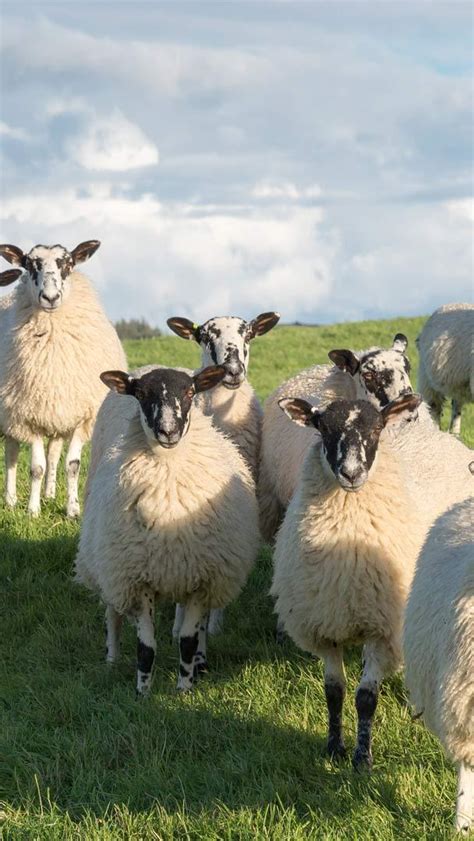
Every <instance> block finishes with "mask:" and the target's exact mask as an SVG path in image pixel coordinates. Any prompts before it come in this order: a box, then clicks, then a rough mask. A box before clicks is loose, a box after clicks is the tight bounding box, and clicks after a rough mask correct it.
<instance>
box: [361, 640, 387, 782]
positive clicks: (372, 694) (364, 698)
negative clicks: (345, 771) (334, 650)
mask: <svg viewBox="0 0 474 841" xmlns="http://www.w3.org/2000/svg"><path fill="white" fill-rule="evenodd" d="M363 658H364V669H363V672H362V677H361V680H360V683H359V686H358V687H357V692H356V699H355V703H356V710H357V746H356V749H355V751H354V756H353V758H352V764H353V766H354V768H355V770H356V771H364V770H366V771H370V769H371V768H372V722H373V718H374V715H375V710H376V708H377V702H378V697H379V689H380V684H381V683H382V680H383V677H384V674H385V672H386V664H387V661H388V659H389V656H388V652H387V647H386V645H385V643H383V642H382V641H375V642H370V643H367V644H366V645H364V651H363Z"/></svg>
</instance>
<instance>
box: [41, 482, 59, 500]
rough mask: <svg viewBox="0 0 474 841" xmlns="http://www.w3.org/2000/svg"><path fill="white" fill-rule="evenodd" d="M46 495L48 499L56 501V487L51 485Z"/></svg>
mask: <svg viewBox="0 0 474 841" xmlns="http://www.w3.org/2000/svg"><path fill="white" fill-rule="evenodd" d="M44 495H45V497H46V499H55V497H56V485H51V487H50V488H46V490H45V492H44Z"/></svg>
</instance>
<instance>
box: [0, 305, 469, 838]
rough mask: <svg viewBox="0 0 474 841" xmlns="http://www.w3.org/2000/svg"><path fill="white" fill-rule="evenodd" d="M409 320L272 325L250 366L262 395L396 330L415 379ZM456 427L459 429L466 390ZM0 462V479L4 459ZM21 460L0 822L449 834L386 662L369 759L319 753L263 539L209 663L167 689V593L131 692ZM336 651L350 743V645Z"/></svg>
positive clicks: (2, 674) (322, 710)
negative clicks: (192, 678) (146, 667)
mask: <svg viewBox="0 0 474 841" xmlns="http://www.w3.org/2000/svg"><path fill="white" fill-rule="evenodd" d="M423 320H424V319H422V318H414V319H397V320H393V321H377V322H375V321H374V322H364V323H360V324H340V325H332V326H326V327H280V328H276V329H275V330H274V331H272V332H271V333H269V334H268V335H267V336H265V337H263V338H261V339H259V340H257V341H255V342H254V344H253V347H252V351H251V364H250V379H251V381H252V383H253V384H254V385H255V387H256V389H257V391H258V393H259V395H260V396H261V397H262V398H265V397H266V396H267V395H268V394H269V393H270V392H271V391H272V389H273V388H274V387H275V386H276V385H278V384H279V383H280V382H281V381H282V380H283V379H284V378H285V377H287V376H288V375H289V374H291V373H293V372H295V371H296V370H298V369H300V368H302V367H304V366H306V365H310V364H312V363H315V362H324V361H326V360H327V352H328V350H330V349H331V348H334V347H353V348H357V347H367V346H370V345H371V344H382V345H383V344H389V343H390V342H391V339H392V338H393V336H394V334H395V333H396V332H398V331H402V332H405V333H406V334H407V336H408V338H409V341H410V345H409V350H410V351H411V352H410V356H411V359H412V363H413V382H414V383H415V382H416V363H417V359H416V350H415V345H414V340H415V337H416V335H417V333H418V332H419V329H420V327H421V325H422V323H423ZM126 349H127V354H128V358H129V361H130V367H134V366H137V365H140V364H143V363H145V362H157V363H162V364H173V365H184V366H196V365H198V362H199V349H198V347H197V346H196V345H194V344H193V343H191V342H184V341H182V340H180V339H178V338H175V337H171V336H170V337H160V338H156V339H150V340H146V341H135V342H133V341H132V342H128V343H126ZM463 438H464V440H465V441H466V442H467V443H469V444H470V445H471V446H473V445H474V411H473V407H472V406H470V407H468V409H466V410H465V412H464V416H463ZM0 455H1V457H2V458H3V453H1V454H0ZM85 461H86V459H85ZM0 473H1V478H0V486H1V488H2V494H3V463H2V467H1V469H0ZM27 474H28V467H27V461H26V453H23V455H22V461H21V467H20V485H19V491H20V493H19V497H20V504H19V507H18V509H17V510H16V511H15V512H13V513H12V512H8V511H6V510H5V508H4V505H3V497H2V501H0V587H1V590H2V593H1V594H0V604H1V632H2V633H1V636H0V647H1V650H0V797H1V796H3V797H4V803H3V804H2V809H3V811H1V812H0V836H1V837H4V838H5V839H19V840H20V839H21V841H23V840H24V839H38V840H39V841H64V839H67V841H69V839H70V841H72V839H74V840H75V839H82V840H83V841H95V839H97V841H98V839H100V841H106V839H107V841H112V840H113V841H117V839H124V841H125V839H127V841H128V839H156V841H158V839H160V841H161V839H163V841H165V839H166V841H168V839H193V841H194V839H202V841H204V839H205V841H218V840H219V841H220V840H221V839H229V841H230V839H255V838H258V839H271V841H303V839H305V841H306V839H329V840H331V839H354V841H356V839H357V841H359V840H360V839H374V841H375V839H377V841H380V839H397V841H398V839H417V841H420V840H421V839H430V841H432V839H444V838H448V837H450V834H451V832H450V828H451V821H452V815H453V809H454V799H455V774H454V771H453V769H452V767H451V766H450V764H449V763H448V762H447V760H446V759H445V758H444V756H443V753H442V751H441V749H440V747H439V744H438V743H437V741H436V740H435V739H433V738H432V737H431V736H430V735H429V734H428V733H427V732H426V731H425V729H424V728H423V726H422V725H421V724H420V723H419V722H413V721H412V720H411V718H410V713H409V709H408V707H407V703H406V695H405V690H404V686H403V680H402V677H401V676H396V677H395V678H393V679H392V680H390V681H388V682H387V684H386V685H385V687H384V689H383V692H382V697H381V700H380V703H379V707H378V709H377V714H376V722H375V727H374V734H375V736H374V758H375V762H374V771H373V773H372V775H371V776H370V777H366V776H357V775H354V773H353V772H352V770H351V768H350V764H349V762H348V763H347V764H342V765H341V766H339V767H335V766H333V765H332V764H331V763H330V762H329V761H328V759H327V758H326V757H325V755H324V744H325V733H326V706H325V700H324V689H323V681H322V669H321V665H320V663H319V662H317V661H315V660H313V659H311V658H310V657H309V656H306V655H305V654H303V653H302V652H300V651H299V650H297V649H296V648H295V647H294V646H293V645H292V643H291V642H289V641H288V642H287V643H286V644H285V645H284V646H283V647H282V648H280V647H278V646H276V644H275V643H274V617H273V616H272V605H271V601H270V599H269V598H268V596H267V592H268V588H269V584H270V579H271V557H270V552H269V550H268V549H263V550H262V552H261V556H260V559H259V563H258V565H257V567H256V569H255V570H254V572H253V574H252V576H251V578H250V580H249V582H248V585H247V587H246V589H245V591H244V592H243V593H242V595H241V597H240V599H239V600H238V602H237V603H236V604H234V605H232V606H231V608H230V609H229V610H228V612H227V614H226V631H225V633H224V634H223V635H222V636H221V637H218V638H215V639H211V641H210V645H209V655H210V663H211V667H212V672H211V674H209V675H208V676H207V677H205V678H204V679H203V680H201V681H200V683H199V684H198V686H197V687H196V690H195V692H194V693H193V695H191V696H186V697H182V696H178V695H177V693H176V690H175V684H176V674H177V662H178V660H177V650H176V645H175V644H174V643H173V642H172V640H171V624H172V612H173V611H172V607H171V606H170V605H165V606H164V607H163V609H162V611H161V612H160V619H159V621H158V623H157V624H158V636H159V640H158V652H157V660H156V663H157V667H156V671H155V678H154V683H153V690H152V695H151V697H150V698H149V699H148V700H146V701H142V702H137V701H136V700H135V697H134V670H135V657H134V655H135V635H134V632H133V630H132V628H126V629H125V633H124V641H123V650H122V658H121V662H120V664H119V665H117V666H116V667H114V668H113V669H111V670H110V669H109V670H108V669H106V667H105V665H104V663H103V647H104V638H103V610H102V607H101V606H100V605H99V604H98V603H97V601H96V599H94V598H92V597H90V596H89V595H88V594H87V593H86V592H85V591H83V590H82V589H81V588H79V587H78V586H76V585H74V584H73V583H72V581H71V568H72V561H73V558H74V553H75V548H76V544H77V536H78V530H79V525H78V524H76V523H71V522H69V521H67V520H66V518H65V516H64V513H63V510H64V503H65V497H64V487H63V485H62V483H61V492H60V496H59V499H58V500H57V501H56V502H48V503H47V504H45V505H44V509H43V512H42V514H41V517H40V518H39V519H38V520H35V521H32V520H30V519H28V517H27V515H26V513H25V509H26V502H27V493H28V476H27ZM84 474H85V470H84V471H83V480H84ZM83 480H82V481H83ZM347 665H348V695H347V701H346V710H345V720H346V733H347V744H348V747H352V745H353V742H354V735H355V716H354V705H353V700H352V699H353V692H354V689H355V686H356V684H357V678H358V674H359V668H360V658H359V652H357V651H355V652H353V653H351V654H350V655H349V657H348V663H347ZM2 793H3V794H2ZM2 832H3V835H2Z"/></svg>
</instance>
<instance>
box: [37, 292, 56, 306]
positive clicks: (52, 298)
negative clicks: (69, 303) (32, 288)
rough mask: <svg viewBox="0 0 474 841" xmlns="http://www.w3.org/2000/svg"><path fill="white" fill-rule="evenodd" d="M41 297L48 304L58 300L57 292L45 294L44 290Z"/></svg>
mask: <svg viewBox="0 0 474 841" xmlns="http://www.w3.org/2000/svg"><path fill="white" fill-rule="evenodd" d="M41 297H42V298H44V300H45V301H47V302H48V304H55V303H56V301H59V292H56V294H55V295H47V294H46V292H42V293H41Z"/></svg>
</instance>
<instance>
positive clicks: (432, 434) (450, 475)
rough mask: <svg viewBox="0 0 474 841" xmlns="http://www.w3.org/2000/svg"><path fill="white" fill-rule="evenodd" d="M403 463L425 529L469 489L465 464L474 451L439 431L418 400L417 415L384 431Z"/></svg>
mask: <svg viewBox="0 0 474 841" xmlns="http://www.w3.org/2000/svg"><path fill="white" fill-rule="evenodd" d="M386 434H387V437H389V438H390V440H391V443H392V446H393V449H394V451H395V452H396V453H397V455H398V456H399V458H400V461H401V464H402V465H403V470H404V475H405V480H406V482H407V484H408V487H409V490H410V493H411V494H412V496H414V497H416V498H417V499H418V500H419V503H420V504H419V508H420V514H421V516H422V517H423V519H424V521H425V523H426V526H427V528H429V527H430V526H432V525H433V523H434V521H435V520H436V518H437V517H439V515H440V514H442V513H443V512H444V511H446V510H447V509H448V508H450V507H451V506H452V505H454V504H455V503H456V502H462V500H464V499H466V498H467V497H469V496H470V495H471V494H472V492H473V480H472V474H471V472H470V469H469V464H470V463H471V462H472V461H473V460H474V452H473V451H472V450H471V448H470V447H467V446H466V444H463V443H462V441H459V440H458V439H457V438H455V437H454V436H453V435H449V433H448V432H441V430H440V429H439V427H438V426H437V424H435V423H434V422H433V420H432V418H431V415H430V412H429V410H428V407H427V406H426V404H425V403H422V404H421V405H420V406H419V408H418V418H417V420H416V421H412V422H410V423H402V424H399V425H394V426H393V427H390V428H389V429H387V430H386Z"/></svg>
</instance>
